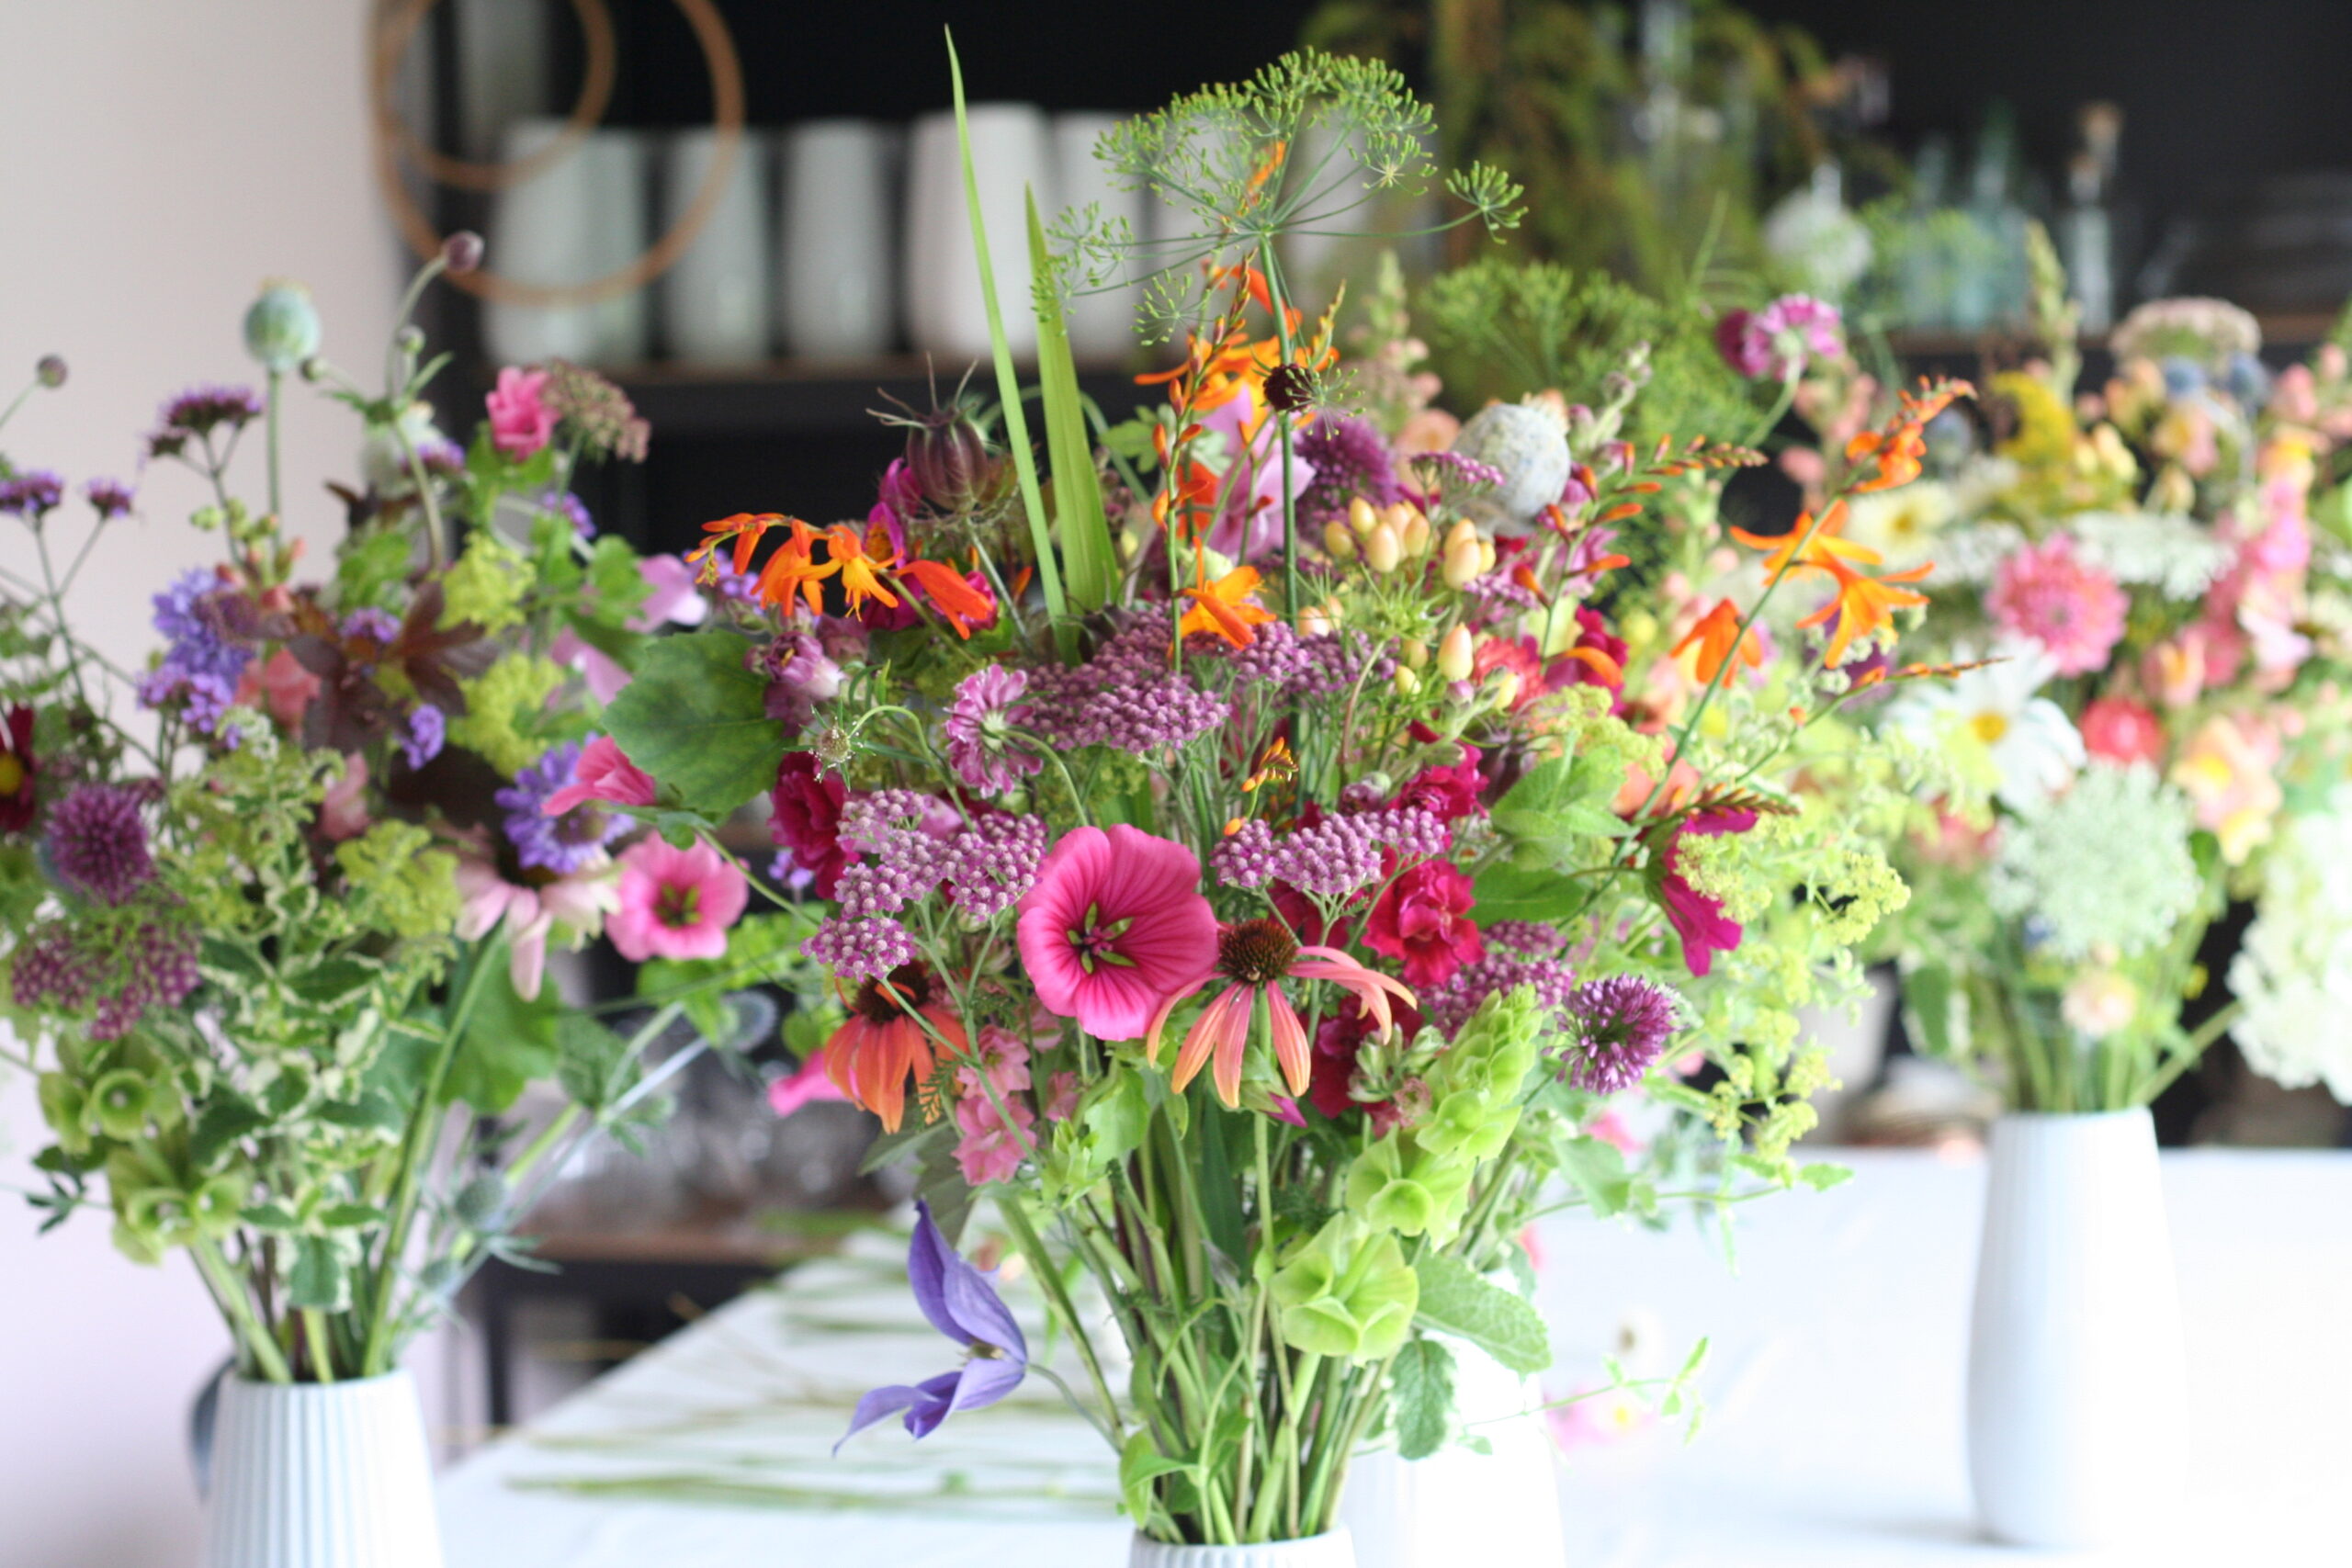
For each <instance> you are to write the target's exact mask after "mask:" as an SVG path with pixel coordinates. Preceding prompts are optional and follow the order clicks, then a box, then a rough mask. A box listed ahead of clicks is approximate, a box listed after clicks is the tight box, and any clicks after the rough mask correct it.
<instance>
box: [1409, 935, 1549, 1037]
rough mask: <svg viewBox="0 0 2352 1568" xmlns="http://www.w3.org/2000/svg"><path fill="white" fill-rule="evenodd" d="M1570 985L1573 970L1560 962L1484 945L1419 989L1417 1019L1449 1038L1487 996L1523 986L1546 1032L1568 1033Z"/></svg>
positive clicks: (1468, 1019)
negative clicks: (1434, 982)
mask: <svg viewBox="0 0 2352 1568" xmlns="http://www.w3.org/2000/svg"><path fill="white" fill-rule="evenodd" d="M1576 985H1577V976H1576V971H1575V970H1574V969H1572V968H1571V967H1569V966H1568V964H1566V963H1565V962H1563V961H1562V960H1560V959H1557V958H1539V957H1535V956H1533V955H1532V954H1530V953H1514V952H1511V951H1509V950H1507V949H1498V948H1495V947H1492V946H1490V947H1488V948H1487V953H1486V955H1485V956H1484V957H1481V958H1476V959H1473V960H1471V961H1470V962H1469V963H1467V964H1464V965H1462V967H1461V968H1459V969H1456V970H1455V971H1454V972H1453V974H1452V975H1450V976H1447V977H1446V978H1445V980H1444V981H1443V983H1442V984H1440V985H1436V986H1426V987H1422V988H1421V992H1420V998H1421V1015H1422V1016H1423V1017H1424V1018H1426V1019H1428V1020H1429V1021H1430V1023H1432V1024H1434V1025H1436V1026H1437V1028H1438V1029H1439V1030H1440V1031H1441V1032H1443V1033H1445V1034H1447V1035H1449V1036H1450V1035H1452V1034H1453V1032H1455V1031H1456V1030H1458V1029H1460V1028H1461V1027H1462V1026H1463V1025H1464V1023H1467V1022H1468V1021H1470V1015H1471V1014H1472V1013H1474V1012H1476V1011H1477V1010H1478V1006H1479V1004H1480V1003H1482V1002H1484V1001H1485V1000H1486V999H1487V998H1488V997H1491V996H1494V995H1496V994H1497V993H1498V992H1504V991H1515V990H1518V989H1519V988H1520V987H1521V986H1526V987H1532V988H1533V990H1534V992H1535V1001H1536V1005H1537V1006H1539V1007H1541V1008H1542V1009H1543V1010H1544V1015H1545V1019H1546V1022H1547V1027H1548V1029H1550V1030H1554V1031H1557V1032H1561V1033H1569V1032H1573V1030H1574V1028H1575V1023H1574V1020H1573V1018H1572V1017H1571V1015H1570V1013H1569V1012H1568V1009H1569V1007H1570V1005H1571V999H1572V998H1573V997H1574V995H1575V993H1576Z"/></svg>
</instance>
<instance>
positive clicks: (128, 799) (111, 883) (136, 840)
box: [48, 784, 155, 904]
mask: <svg viewBox="0 0 2352 1568" xmlns="http://www.w3.org/2000/svg"><path fill="white" fill-rule="evenodd" d="M48 849H49V860H50V863H51V865H53V866H55V867H56V868H57V874H58V875H59V876H60V877H62V878H63V879H64V880H65V881H66V882H67V883H69V884H71V885H72V886H74V888H75V889H76V890H78V891H80V892H82V893H85V894H87V895H89V897H93V898H96V900H98V902H100V903H102V904H121V903H125V902H127V901H128V900H129V899H130V896H131V895H132V894H134V893H136V892H138V891H139V890H140V889H141V887H143V886H146V885H147V884H148V883H149V882H151V881H153V880H154V876H155V861H154V857H153V856H152V855H150V854H149V853H148V852H147V826H146V824H145V823H143V822H141V820H140V819H139V792H138V791H137V790H132V789H125V788H123V787H122V786H120V785H119V784H80V785H77V786H76V787H75V788H74V793H73V794H71V795H67V796H66V797H65V798H64V799H63V800H61V801H59V802H58V803H57V807H56V808H55V809H54V810H52V811H51V813H50V815H49V837H48Z"/></svg>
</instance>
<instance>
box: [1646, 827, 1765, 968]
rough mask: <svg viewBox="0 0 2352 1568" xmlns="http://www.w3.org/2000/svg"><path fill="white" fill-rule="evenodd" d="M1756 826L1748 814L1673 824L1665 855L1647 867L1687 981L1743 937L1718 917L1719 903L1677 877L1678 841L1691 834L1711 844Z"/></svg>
mask: <svg viewBox="0 0 2352 1568" xmlns="http://www.w3.org/2000/svg"><path fill="white" fill-rule="evenodd" d="M1755 826H1756V813H1754V812H1753V811H1702V812H1700V813H1699V814H1698V815H1697V816H1695V817H1691V818H1685V819H1684V820H1683V821H1681V822H1679V823H1678V824H1676V826H1675V829H1674V835H1673V837H1671V838H1670V839H1668V840H1667V844H1666V852H1665V853H1663V854H1661V855H1659V856H1657V858H1656V859H1655V860H1654V861H1653V862H1652V869H1651V876H1652V879H1653V881H1654V882H1655V884H1656V886H1657V901H1658V906H1659V908H1663V909H1664V910H1665V911H1666V918H1667V920H1668V923H1670V924H1671V925H1672V926H1673V927H1674V932H1675V934H1676V935H1677V936H1679V937H1680V938H1681V939H1682V962H1683V964H1685V965H1686V966H1687V967H1688V968H1689V969H1690V971H1691V974H1693V975H1704V974H1706V972H1707V971H1708V970H1709V969H1712V968H1713V967H1714V963H1715V954H1716V953H1729V952H1731V951H1732V950H1733V949H1735V948H1736V947H1737V946H1739V943H1740V939H1741V938H1742V937H1744V936H1745V935H1746V934H1747V932H1746V931H1744V930H1742V928H1741V926H1740V923H1739V922H1738V921H1737V920H1735V919H1730V918H1729V917H1728V916H1726V915H1725V914H1724V906H1723V900H1722V899H1720V898H1717V897H1714V896H1713V894H1709V893H1702V892H1700V891H1699V890H1698V889H1697V888H1695V887H1693V886H1691V884H1690V881H1689V880H1688V879H1687V878H1685V877H1684V876H1683V874H1682V840H1683V838H1684V837H1685V836H1686V835H1690V834H1696V835H1697V836H1698V837H1700V838H1702V839H1712V838H1714V837H1716V836H1718V835H1720V834H1724V833H1745V832H1747V830H1748V829H1750V828H1753V827H1755Z"/></svg>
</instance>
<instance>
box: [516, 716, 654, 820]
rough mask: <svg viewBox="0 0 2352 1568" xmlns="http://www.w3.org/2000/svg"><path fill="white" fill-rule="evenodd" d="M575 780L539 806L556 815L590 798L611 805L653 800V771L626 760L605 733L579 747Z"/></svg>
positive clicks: (580, 804) (584, 802)
mask: <svg viewBox="0 0 2352 1568" xmlns="http://www.w3.org/2000/svg"><path fill="white" fill-rule="evenodd" d="M574 776H575V777H576V778H577V780H578V782H577V783H575V784H566V785H565V786H564V787H563V788H561V789H560V790H558V791H556V792H555V793H554V794H553V795H549V796H548V798H547V801H546V803H545V804H544V805H542V806H541V807H539V809H540V810H541V811H543V812H545V813H547V815H548V816H549V817H560V816H562V815H563V814H564V813H565V812H567V811H570V810H571V808H572V807H576V806H585V805H586V804H587V803H588V802H590V801H592V800H597V801H603V802H605V803H606V804H608V805H612V806H650V805H652V804H653V775H652V774H650V773H647V772H646V771H645V770H644V769H643V768H640V767H639V766H638V765H637V764H636V763H635V762H632V761H629V760H628V756H627V754H625V753H624V752H623V751H622V750H621V749H620V747H619V745H618V744H617V743H616V742H615V741H614V739H613V738H612V737H611V736H609V735H599V736H597V737H596V738H595V739H594V740H591V741H589V742H588V744H587V745H586V746H585V747H584V748H582V750H581V753H580V766H579V769H578V772H577V773H575V775H574Z"/></svg>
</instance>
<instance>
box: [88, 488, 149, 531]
mask: <svg viewBox="0 0 2352 1568" xmlns="http://www.w3.org/2000/svg"><path fill="white" fill-rule="evenodd" d="M82 495H83V498H84V499H85V500H86V501H87V502H89V503H90V506H91V509H92V510H93V511H95V512H96V513H97V514H98V520H99V521H100V522H102V523H111V522H113V521H115V519H117V518H119V517H128V516H130V509H131V507H132V506H134V505H136V504H137V503H138V497H137V496H136V495H134V494H133V493H132V492H131V489H130V486H129V485H127V484H125V483H123V482H122V481H121V480H120V479H92V480H91V481H90V482H89V483H87V484H85V485H84V486H83V487H82Z"/></svg>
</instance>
